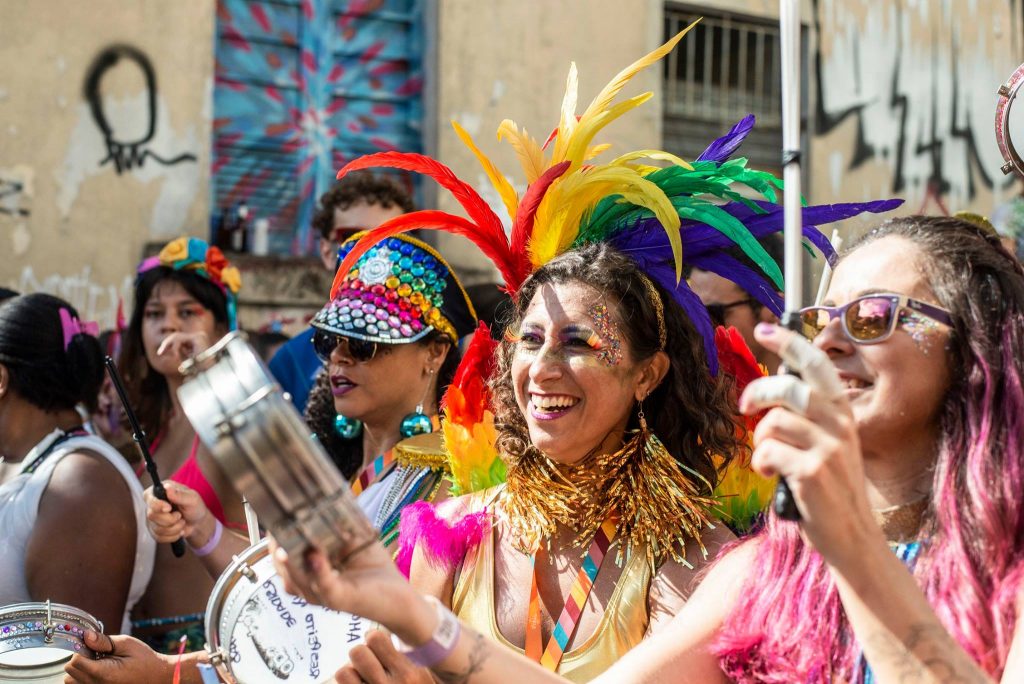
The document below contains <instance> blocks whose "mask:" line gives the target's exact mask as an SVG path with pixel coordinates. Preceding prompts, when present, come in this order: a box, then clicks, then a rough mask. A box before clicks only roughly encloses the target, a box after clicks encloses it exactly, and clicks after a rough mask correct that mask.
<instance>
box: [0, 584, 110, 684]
mask: <svg viewBox="0 0 1024 684" xmlns="http://www.w3.org/2000/svg"><path fill="white" fill-rule="evenodd" d="M87 629H91V630H93V631H95V632H103V623H101V622H100V621H99V620H97V619H96V618H94V617H93V616H92V615H89V613H86V612H85V611H84V610H79V609H78V608H75V607H73V606H66V605H64V604H62V603H51V602H50V601H45V602H42V603H15V604H12V605H9V606H4V607H3V608H0V682H36V683H37V684H60V683H61V682H63V681H64V665H65V664H67V662H68V661H69V660H71V656H72V655H74V654H75V653H81V654H82V655H85V656H88V657H93V656H95V654H94V653H93V652H92V651H91V650H90V649H89V647H88V646H86V645H85V642H84V640H83V639H84V636H85V630H87Z"/></svg>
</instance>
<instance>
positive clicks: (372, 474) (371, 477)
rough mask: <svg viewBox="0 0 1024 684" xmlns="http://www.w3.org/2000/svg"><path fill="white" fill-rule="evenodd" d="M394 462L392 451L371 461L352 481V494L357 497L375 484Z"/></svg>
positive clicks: (389, 450)
mask: <svg viewBox="0 0 1024 684" xmlns="http://www.w3.org/2000/svg"><path fill="white" fill-rule="evenodd" d="M394 462H395V454H394V449H388V450H387V451H385V452H384V453H383V454H381V455H380V456H378V457H377V458H375V459H373V460H372V461H370V462H369V463H367V464H366V465H365V466H363V469H362V470H360V471H359V473H358V474H357V475H356V476H355V478H353V480H352V494H353V495H355V496H359V495H360V494H362V493H363V490H364V489H366V488H367V487H369V486H370V485H372V484H373V483H374V482H376V481H377V480H378V479H379V478H380V476H381V474H382V473H384V471H386V470H387V469H388V467H389V466H390V465H391V464H393V463H394Z"/></svg>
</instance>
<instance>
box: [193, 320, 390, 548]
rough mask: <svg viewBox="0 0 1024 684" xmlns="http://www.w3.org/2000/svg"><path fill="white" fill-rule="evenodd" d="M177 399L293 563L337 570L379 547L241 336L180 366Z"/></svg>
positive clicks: (339, 481) (346, 489) (321, 452)
mask: <svg viewBox="0 0 1024 684" xmlns="http://www.w3.org/2000/svg"><path fill="white" fill-rule="evenodd" d="M181 372H182V373H183V374H184V375H185V376H186V382H185V383H184V384H183V385H182V386H181V387H180V388H179V389H178V398H179V399H180V400H181V406H182V409H183V410H184V411H185V414H186V416H188V419H189V422H191V423H192V426H193V427H194V428H195V431H196V434H197V435H198V436H199V439H200V440H202V442H203V443H204V444H205V445H206V446H207V448H209V449H210V451H211V453H212V454H213V456H214V458H215V459H216V460H217V461H218V463H219V464H220V466H221V468H222V469H223V470H224V472H225V474H227V476H228V477H229V478H230V479H231V481H232V482H233V484H234V485H235V489H237V490H238V491H239V492H240V493H241V494H242V495H243V496H244V497H245V498H246V499H247V500H248V501H249V503H250V504H251V505H252V507H253V508H254V509H255V510H256V512H257V513H258V514H259V516H260V522H261V523H263V525H265V526H266V527H267V528H268V529H269V530H270V531H271V532H273V534H274V537H275V538H276V539H277V541H278V543H280V544H281V546H282V547H284V549H285V550H286V551H288V553H289V554H291V555H292V557H293V558H301V557H302V555H303V553H304V552H305V551H306V550H307V549H308V548H309V547H311V546H314V545H315V546H319V547H320V548H321V549H323V550H324V552H325V553H326V554H327V557H328V558H331V559H332V560H333V561H334V562H336V563H344V561H345V559H346V558H348V557H349V556H350V555H352V554H354V553H356V552H358V551H359V550H361V549H363V548H365V547H366V546H367V545H369V544H371V543H373V542H375V541H376V540H377V532H376V530H374V529H373V526H372V525H371V524H370V521H369V520H367V519H366V516H364V515H363V514H362V512H361V511H360V510H359V507H358V506H357V505H356V503H355V498H354V497H353V496H352V494H351V492H350V490H349V486H348V483H347V482H346V481H345V479H344V478H343V477H342V476H341V473H339V472H338V470H337V469H336V468H335V467H334V466H333V465H332V464H331V462H330V459H329V458H328V457H327V454H326V453H324V450H323V447H321V446H320V444H319V442H317V441H316V439H315V438H313V437H312V436H311V434H310V431H309V429H308V428H307V427H306V426H305V424H304V423H303V422H302V418H301V417H300V416H299V414H298V412H297V411H296V410H295V407H294V406H292V403H291V402H290V401H288V400H287V399H286V398H285V396H284V394H283V393H282V392H281V389H280V387H279V386H278V385H277V384H276V383H275V382H274V380H273V377H272V376H271V375H270V371H268V370H267V367H266V366H265V365H263V361H262V360H260V358H259V356H257V354H256V352H254V351H253V350H252V348H251V347H250V346H249V345H248V344H247V343H246V342H245V339H244V337H243V336H242V334H241V333H238V332H233V333H229V334H228V335H226V336H225V337H224V338H222V339H221V340H220V341H218V342H217V343H216V344H214V345H213V346H212V347H210V348H209V349H207V350H206V351H204V352H202V353H200V354H197V355H196V356H195V357H194V358H192V359H189V360H188V361H186V362H185V363H183V364H182V365H181Z"/></svg>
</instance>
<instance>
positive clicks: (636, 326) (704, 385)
mask: <svg viewBox="0 0 1024 684" xmlns="http://www.w3.org/2000/svg"><path fill="white" fill-rule="evenodd" d="M645 279H646V276H645V275H643V273H642V271H641V270H640V268H639V267H638V266H637V264H636V262H635V261H633V260H632V259H630V258H628V257H626V256H624V255H623V254H622V253H621V252H619V251H617V250H616V249H614V248H612V247H609V246H607V245H604V244H594V245H587V246H585V247H581V248H579V249H574V250H572V251H570V252H567V253H565V254H562V255H561V256H559V257H557V258H555V259H553V260H551V261H550V262H548V263H547V264H545V265H544V266H542V267H541V268H540V269H538V270H537V271H536V272H535V273H534V274H533V275H531V276H530V277H529V278H527V280H526V282H525V283H523V286H522V288H521V289H520V290H519V292H518V298H517V300H516V302H515V305H514V307H512V311H511V312H510V317H511V320H509V321H503V323H507V324H509V325H512V326H515V325H517V324H518V322H519V321H520V320H521V318H522V316H523V315H524V313H525V312H526V309H527V307H529V305H530V302H531V300H532V299H533V297H534V294H535V293H536V292H537V290H538V289H540V287H541V286H542V285H545V284H548V283H551V284H555V283H568V282H578V283H581V284H583V285H587V286H590V287H593V288H595V289H597V290H599V291H601V292H603V293H604V294H605V296H606V297H608V300H609V302H615V303H617V305H616V306H615V308H616V309H617V311H616V312H615V315H616V317H617V318H618V319H619V320H620V321H622V328H623V332H624V335H625V337H626V339H627V340H629V347H630V349H631V350H632V357H633V359H632V360H633V361H635V362H639V361H643V360H645V359H649V358H650V357H651V356H653V355H654V354H655V353H656V352H658V351H659V345H658V337H659V332H658V317H657V313H656V311H655V307H654V302H653V301H652V300H651V296H650V290H649V289H648V287H647V284H646V283H645V282H644V280H645ZM649 282H650V284H651V285H653V286H654V288H655V290H656V291H657V292H658V296H659V297H660V298H661V301H662V304H663V306H664V315H665V326H666V332H667V344H666V347H665V350H664V351H665V353H666V354H667V355H668V358H669V362H670V366H669V370H668V373H667V374H666V376H665V378H664V379H663V380H662V382H661V384H660V385H658V387H657V388H655V390H654V391H653V392H651V394H650V396H649V397H648V398H647V400H646V401H645V403H644V414H645V415H646V417H647V419H648V423H649V425H650V426H651V428H652V429H653V430H654V432H655V433H656V434H657V435H658V437H659V438H660V439H661V441H662V442H663V443H664V444H665V446H666V448H667V449H668V451H669V453H671V454H672V455H673V456H674V457H675V459H676V460H677V461H678V462H679V463H680V465H682V466H685V467H687V468H691V469H693V470H694V471H696V472H697V473H700V475H701V476H702V477H704V478H705V479H706V480H707V482H708V483H710V485H711V486H712V488H713V487H714V486H715V485H716V484H717V482H718V471H716V468H715V465H714V462H713V460H712V459H713V457H715V456H718V457H721V458H724V459H725V461H724V462H722V463H721V464H720V466H719V467H720V468H723V469H724V467H725V466H726V465H727V464H728V463H729V461H730V460H731V459H732V458H733V457H734V456H735V455H736V454H737V453H739V452H740V450H741V449H747V448H748V447H747V446H746V442H745V440H744V439H743V434H742V432H741V431H740V429H739V428H740V422H739V420H738V414H737V410H736V406H735V402H734V401H733V400H732V398H731V391H732V388H733V386H734V383H733V381H732V379H731V378H729V377H727V376H725V375H724V374H720V375H719V377H717V378H716V377H713V376H712V375H711V373H710V372H709V370H708V361H707V356H706V355H705V352H704V342H703V340H702V338H701V336H700V334H699V333H698V332H697V329H696V328H695V327H694V325H693V323H691V322H690V320H689V318H687V317H686V314H685V313H684V312H683V310H682V307H680V306H679V305H678V304H676V302H675V300H673V299H672V298H671V297H670V296H668V295H667V294H666V293H665V291H664V290H663V289H662V288H661V287H660V286H658V285H657V284H655V283H654V282H652V281H649ZM513 353H514V348H513V346H512V343H511V342H509V341H504V342H502V344H501V345H500V347H499V350H498V362H497V364H496V366H495V370H494V373H493V375H492V376H491V378H490V387H491V391H492V393H493V403H494V415H495V424H496V427H497V431H498V439H497V447H498V450H499V452H500V453H501V454H502V455H503V456H504V457H505V458H506V459H507V460H516V459H520V458H522V457H524V456H525V455H526V454H527V453H528V452H529V451H530V450H534V451H536V447H534V446H533V445H532V444H531V443H530V435H529V430H528V428H527V426H526V419H525V418H524V417H523V414H522V412H520V410H519V406H518V404H517V403H516V398H515V392H514V389H513V383H512V357H513ZM637 427H638V420H637V414H636V413H634V414H633V415H632V416H631V418H630V420H629V424H628V425H627V429H636V428H637Z"/></svg>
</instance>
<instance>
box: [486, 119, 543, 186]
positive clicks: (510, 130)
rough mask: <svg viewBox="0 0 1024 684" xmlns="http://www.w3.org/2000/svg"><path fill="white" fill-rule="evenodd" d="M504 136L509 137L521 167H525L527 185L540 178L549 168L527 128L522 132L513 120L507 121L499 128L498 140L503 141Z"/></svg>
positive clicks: (538, 145) (541, 151)
mask: <svg viewBox="0 0 1024 684" xmlns="http://www.w3.org/2000/svg"><path fill="white" fill-rule="evenodd" d="M503 136H507V137H508V141H509V144H511V145H512V149H513V150H515V153H516V156H517V157H518V158H519V165H520V166H522V167H523V173H524V174H525V175H526V182H527V184H529V183H532V182H533V181H535V180H537V179H538V178H540V176H541V174H542V173H544V171H545V169H546V168H547V165H546V164H545V163H544V151H543V150H541V148H540V144H539V143H538V142H537V141H536V140H534V139H533V138H532V137H530V134H529V133H527V132H526V129H525V128H524V129H523V130H522V131H520V130H519V126H517V125H516V123H515V122H514V121H512V120H511V119H505V120H504V121H502V122H501V124H500V125H499V126H498V140H499V141H501V139H502V137H503Z"/></svg>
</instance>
